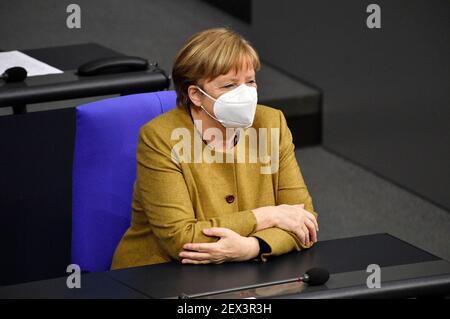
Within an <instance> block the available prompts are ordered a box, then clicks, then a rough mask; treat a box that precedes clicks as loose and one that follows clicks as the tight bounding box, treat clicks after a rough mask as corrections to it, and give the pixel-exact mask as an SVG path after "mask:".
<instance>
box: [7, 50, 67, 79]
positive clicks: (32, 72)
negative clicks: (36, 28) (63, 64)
mask: <svg viewBox="0 0 450 319" xmlns="http://www.w3.org/2000/svg"><path fill="white" fill-rule="evenodd" d="M15 66H21V67H23V68H24V69H25V70H27V76H36V75H45V74H58V73H63V71H61V70H59V69H57V68H54V67H52V66H51V65H48V64H47V63H44V62H41V61H39V60H36V59H35V58H32V57H30V56H29V55H26V54H25V53H22V52H20V51H16V50H15V51H7V52H0V74H3V73H4V72H5V70H6V69H9V68H12V67H15Z"/></svg>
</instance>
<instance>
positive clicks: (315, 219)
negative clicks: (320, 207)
mask: <svg viewBox="0 0 450 319" xmlns="http://www.w3.org/2000/svg"><path fill="white" fill-rule="evenodd" d="M305 211H306V212H307V214H306V215H307V216H308V219H309V220H310V221H312V222H313V223H314V226H315V227H316V231H319V223H318V222H317V218H316V216H314V214H312V213H311V212H308V211H307V210H305Z"/></svg>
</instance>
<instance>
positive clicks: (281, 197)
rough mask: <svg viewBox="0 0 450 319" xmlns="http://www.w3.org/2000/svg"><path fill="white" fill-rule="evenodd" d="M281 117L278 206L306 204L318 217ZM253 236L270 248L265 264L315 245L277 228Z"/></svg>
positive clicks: (281, 116) (266, 254)
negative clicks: (280, 256)
mask: <svg viewBox="0 0 450 319" xmlns="http://www.w3.org/2000/svg"><path fill="white" fill-rule="evenodd" d="M279 114H280V160H279V168H278V189H277V196H276V205H281V204H289V205H294V204H305V209H306V210H307V211H309V212H311V213H312V214H313V215H314V216H315V217H316V218H317V216H318V214H317V213H316V212H315V211H314V207H313V203H312V198H311V196H310V194H309V192H308V189H307V187H306V185H305V182H304V179H303V175H302V173H301V171H300V168H299V166H298V164H297V160H296V158H295V146H294V144H293V142H292V134H291V132H290V130H289V128H288V126H287V123H286V119H285V117H284V115H283V113H282V112H281V111H279ZM251 236H254V237H257V238H259V239H262V240H263V241H265V242H266V243H267V245H268V246H269V247H270V251H269V252H262V254H261V256H260V257H261V259H262V260H263V261H266V260H267V258H268V257H269V256H272V255H273V256H276V255H282V254H285V253H288V252H290V251H292V250H297V251H298V250H300V249H303V248H309V247H311V246H312V244H310V245H309V246H305V245H303V244H301V242H300V240H299V239H298V238H297V236H296V235H295V234H294V233H291V232H288V231H285V230H283V229H280V228H276V227H274V228H268V229H263V230H260V231H257V232H255V233H253V234H251Z"/></svg>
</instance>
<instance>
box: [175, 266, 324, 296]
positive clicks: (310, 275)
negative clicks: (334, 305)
mask: <svg viewBox="0 0 450 319" xmlns="http://www.w3.org/2000/svg"><path fill="white" fill-rule="evenodd" d="M329 278H330V273H329V272H328V271H327V270H326V269H323V268H311V269H309V270H308V271H307V272H306V273H305V274H303V275H302V276H300V277H297V278H291V279H284V280H277V281H272V282H266V283H262V284H255V285H248V286H243V287H239V288H230V289H223V290H219V291H214V292H205V293H199V294H192V295H188V294H185V293H182V294H180V295H179V296H178V299H192V298H201V297H207V296H212V295H219V294H224V293H229V292H235V291H239V290H247V289H255V288H261V287H268V286H276V285H282V284H288V283H291V282H304V283H307V284H308V285H310V286H319V285H323V284H324V283H326V282H327V281H328V279H329Z"/></svg>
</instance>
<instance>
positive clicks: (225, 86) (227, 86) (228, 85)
mask: <svg viewBox="0 0 450 319" xmlns="http://www.w3.org/2000/svg"><path fill="white" fill-rule="evenodd" d="M233 86H234V84H227V85H224V88H227V89H228V88H231V87H233Z"/></svg>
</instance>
